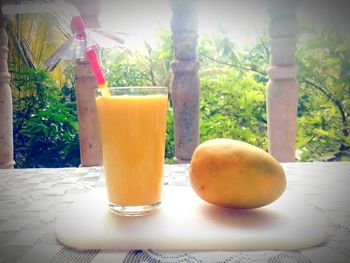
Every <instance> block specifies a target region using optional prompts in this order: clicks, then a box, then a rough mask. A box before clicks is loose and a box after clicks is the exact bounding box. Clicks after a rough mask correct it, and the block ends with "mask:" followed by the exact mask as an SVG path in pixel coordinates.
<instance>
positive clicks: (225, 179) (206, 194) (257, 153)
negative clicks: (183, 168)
mask: <svg viewBox="0 0 350 263" xmlns="http://www.w3.org/2000/svg"><path fill="white" fill-rule="evenodd" d="M189 179H190V184H191V186H192V188H193V190H194V191H195V192H196V193H197V195H198V196H199V197H201V198H202V199H203V200H205V201H207V202H208V203H211V204H214V205H217V206H221V207H226V208H237V209H251V208H258V207H262V206H265V205H268V204H270V203H272V202H273V201H275V200H277V199H278V198H279V197H280V196H281V195H282V194H283V192H284V191H285V188H286V176H285V172H284V170H283V168H282V166H281V165H280V164H279V162H278V161H277V160H276V159H274V158H273V157H272V156H271V155H270V154H268V153H267V152H265V151H264V150H262V149H260V148H258V147H256V146H253V145H251V144H248V143H245V142H242V141H237V140H232V139H222V138H218V139H213V140H209V141H206V142H204V143H202V144H200V145H199V146H198V147H197V148H196V149H195V151H194V153H193V155H192V159H191V163H190V170H189Z"/></svg>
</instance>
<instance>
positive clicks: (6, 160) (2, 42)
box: [0, 13, 14, 169]
mask: <svg viewBox="0 0 350 263" xmlns="http://www.w3.org/2000/svg"><path fill="white" fill-rule="evenodd" d="M8 51H9V49H8V38H7V33H6V18H5V16H3V15H2V14H1V13H0V169H7V168H13V166H14V160H13V112H12V95H11V88H10V85H9V82H10V79H11V75H10V73H9V71H8V67H7V57H8Z"/></svg>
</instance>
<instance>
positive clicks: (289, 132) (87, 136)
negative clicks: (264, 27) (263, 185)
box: [0, 0, 298, 168]
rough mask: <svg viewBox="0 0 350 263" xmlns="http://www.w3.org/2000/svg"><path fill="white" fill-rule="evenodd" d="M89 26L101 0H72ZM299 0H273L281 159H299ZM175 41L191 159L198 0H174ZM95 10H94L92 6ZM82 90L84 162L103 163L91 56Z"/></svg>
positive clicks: (180, 130)
mask: <svg viewBox="0 0 350 263" xmlns="http://www.w3.org/2000/svg"><path fill="white" fill-rule="evenodd" d="M67 2H70V3H72V4H73V5H75V6H76V8H77V9H78V10H79V11H80V14H81V16H82V17H83V19H84V21H85V23H86V26H87V27H91V28H92V27H99V21H98V12H97V10H99V8H98V6H97V5H98V1H93V0H89V1H87V0H85V1H83V0H69V1H67ZM296 2H297V1H280V0H269V1H268V2H267V3H268V5H267V6H266V8H267V9H268V10H269V15H270V24H269V36H270V65H269V68H268V70H267V73H268V77H269V82H268V84H267V103H266V105H267V115H268V118H267V126H268V144H269V150H268V151H269V153H270V154H272V155H273V156H274V157H275V158H276V159H277V160H278V161H280V162H292V161H294V159H295V142H296V117H297V115H296V114H297V104H298V91H297V81H296V73H297V70H296V62H295V61H296V59H295V50H296V44H297V33H298V28H297V19H296V8H297V4H296ZM170 3H171V8H172V19H171V25H170V27H171V30H172V40H173V46H174V58H173V63H172V72H173V78H172V84H171V94H172V102H173V107H174V131H175V158H176V162H178V163H183V162H189V161H190V159H191V156H192V153H193V151H194V149H195V148H196V146H197V145H198V143H199V93H200V82H199V77H198V69H199V63H198V61H197V55H196V47H197V38H198V33H197V28H198V21H197V16H196V5H195V1H194V0H190V1H189V0H186V1H185V0H170ZM91 10H92V11H91ZM0 51H1V52H0V113H1V114H0V168H11V167H13V166H14V161H13V134H12V133H13V132H12V97H11V89H10V86H9V82H10V74H9V72H8V67H7V54H8V40H7V34H6V17H5V16H3V15H0ZM75 74H76V95H77V111H78V122H79V137H80V155H81V156H80V157H81V165H82V166H95V165H100V164H102V154H101V145H100V140H99V132H98V127H97V121H96V118H97V114H96V109H95V104H94V92H93V90H94V89H95V87H96V83H95V79H94V77H93V75H92V72H91V70H90V67H89V65H88V64H87V62H77V63H76V67H75Z"/></svg>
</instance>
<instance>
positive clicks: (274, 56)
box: [267, 0, 298, 162]
mask: <svg viewBox="0 0 350 263" xmlns="http://www.w3.org/2000/svg"><path fill="white" fill-rule="evenodd" d="M268 3H269V13H270V17H271V20H270V25H269V36H270V47H271V53H270V66H269V69H268V71H267V74H268V76H269V82H268V84H267V128H268V141H269V153H270V154H271V155H272V156H274V157H275V158H276V159H277V160H278V161H279V162H293V161H294V160H295V143H296V123H297V107H298V86H297V81H296V73H297V70H296V58H295V51H296V43H297V33H298V27H297V19H296V7H297V1H289V0H269V2H268Z"/></svg>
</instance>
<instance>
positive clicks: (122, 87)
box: [95, 86, 169, 91]
mask: <svg viewBox="0 0 350 263" xmlns="http://www.w3.org/2000/svg"><path fill="white" fill-rule="evenodd" d="M103 89H108V90H118V89H119V90H131V89H133V90H135V89H160V90H162V89H166V90H169V88H168V87H166V86H120V87H118V86H113V87H112V86H111V87H106V88H95V90H96V91H99V90H103Z"/></svg>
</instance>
